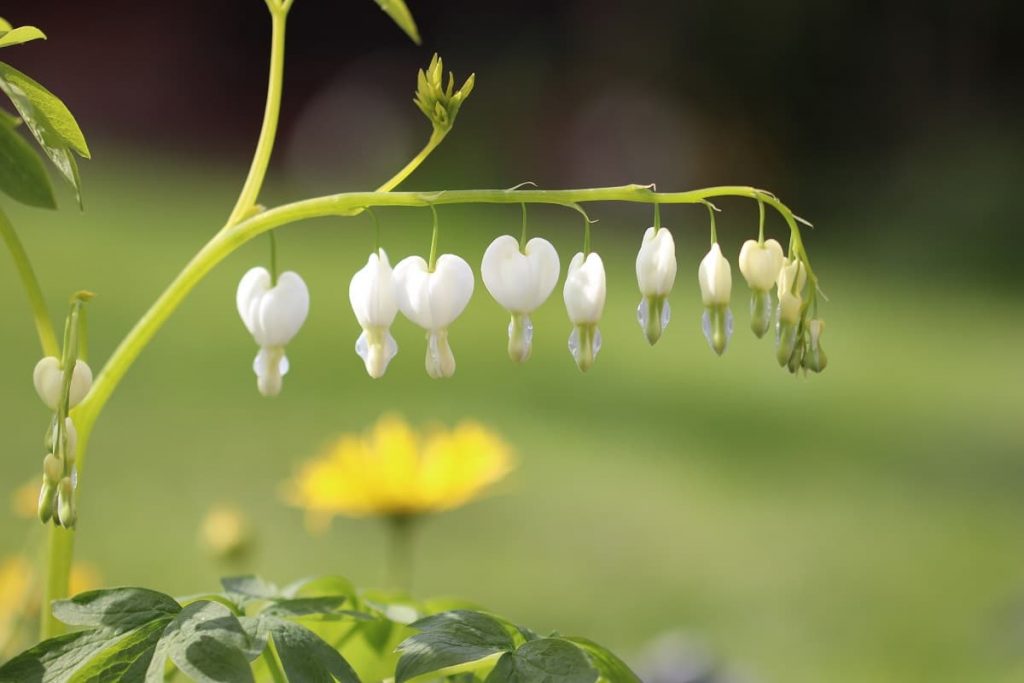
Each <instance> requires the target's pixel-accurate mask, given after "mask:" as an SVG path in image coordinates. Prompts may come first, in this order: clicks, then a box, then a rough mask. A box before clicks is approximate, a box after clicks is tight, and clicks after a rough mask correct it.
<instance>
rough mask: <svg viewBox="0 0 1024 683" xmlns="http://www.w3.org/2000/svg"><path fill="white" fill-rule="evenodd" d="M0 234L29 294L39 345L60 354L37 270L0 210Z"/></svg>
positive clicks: (48, 352) (44, 350)
mask: <svg viewBox="0 0 1024 683" xmlns="http://www.w3.org/2000/svg"><path fill="white" fill-rule="evenodd" d="M0 236H2V237H3V240H4V243H6V245H7V249H8V250H9V251H10V252H11V258H12V259H13V260H14V265H15V267H17V269H18V276H19V277H20V278H21V284H22V286H23V287H24V288H25V294H26V295H28V303H29V305H30V306H31V307H32V317H33V318H34V320H35V324H36V333H37V334H38V335H39V345H40V346H41V347H42V349H43V354H44V355H47V356H54V357H56V356H58V355H60V347H58V346H57V333H56V332H54V330H53V321H52V320H51V319H50V312H49V311H48V310H46V301H45V300H44V299H43V291H42V289H41V288H40V287H39V280H38V279H36V274H35V271H34V270H32V262H31V261H29V260H28V254H27V253H26V252H25V247H24V246H22V244H21V240H20V239H18V233H16V232H15V231H14V226H13V225H11V222H10V220H8V218H7V215H6V214H5V213H4V212H3V211H0Z"/></svg>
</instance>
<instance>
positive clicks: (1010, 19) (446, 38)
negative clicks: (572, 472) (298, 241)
mask: <svg viewBox="0 0 1024 683" xmlns="http://www.w3.org/2000/svg"><path fill="white" fill-rule="evenodd" d="M262 4H263V3H261V2H259V0H219V1H218V2H213V3H211V2H200V1H199V0H182V1H181V2H175V3H168V2H159V3H138V2H129V1H128V0H114V1H112V2H105V3H103V4H101V5H98V4H95V3H71V2H67V1H66V0H59V1H58V0H39V1H37V2H33V3H21V4H20V5H21V6H20V7H18V8H17V9H15V8H10V9H5V10H4V13H5V14H6V15H8V18H9V19H11V20H13V21H14V22H15V23H32V24H36V25H39V26H41V27H42V28H43V29H44V30H45V31H46V32H47V33H48V35H49V37H50V40H49V41H48V43H47V44H45V45H43V44H36V45H30V46H26V47H24V48H20V49H19V51H18V54H17V59H16V63H17V64H18V65H19V66H22V67H23V68H24V69H26V70H27V71H29V73H32V74H35V75H36V76H37V77H38V78H39V79H40V80H41V81H43V82H44V83H50V84H53V87H54V88H55V89H59V93H58V94H60V95H61V96H62V97H64V98H65V99H66V100H67V101H68V102H69V103H70V104H71V107H72V109H73V110H74V111H75V112H76V113H77V115H78V117H79V119H80V121H81V122H82V125H83V128H84V129H85V130H86V132H87V134H89V135H90V136H91V138H92V139H94V140H110V141H114V142H118V143H127V144H130V145H132V146H137V147H141V148H144V149H146V150H150V151H157V152H168V151H171V152H177V153H180V154H183V155H188V156H189V157H193V158H195V157H198V158H200V159H202V158H204V157H215V156H216V157H221V156H223V155H228V156H229V158H230V159H231V160H232V161H233V162H235V163H236V164H237V165H238V166H239V167H240V168H241V167H244V164H245V163H246V160H247V158H248V155H249V154H250V152H251V147H252V145H253V140H254V139H255V135H256V133H257V131H258V127H259V122H260V115H261V111H262V101H263V95H264V88H265V85H264V83H265V77H266V59H267V55H266V53H267V48H268V43H269V21H268V19H267V16H266V12H265V11H264V8H263V6H262ZM410 8H411V9H412V11H413V13H414V14H415V16H416V17H417V20H418V22H419V24H420V28H421V32H422V34H423V36H424V45H423V47H421V48H418V47H416V46H414V45H412V44H411V43H410V42H409V41H408V40H406V39H405V37H404V36H403V35H402V34H401V32H399V31H398V30H397V29H396V28H395V27H394V26H393V25H392V23H391V22H390V21H389V20H388V18H387V17H386V16H384V15H383V13H382V12H380V10H379V9H378V8H377V6H376V5H375V4H374V3H372V2H369V1H362V2H351V1H349V2H336V1H327V0H300V1H299V2H298V3H297V5H296V7H295V8H294V10H293V12H292V17H291V20H290V27H289V31H290V33H289V44H288V61H287V74H286V89H285V105H284V111H283V121H282V129H281V138H280V140H281V143H282V144H281V147H279V151H278V155H277V157H276V158H275V164H276V170H277V171H278V175H277V176H276V177H277V179H278V181H280V178H282V177H285V178H287V179H289V180H291V181H294V182H295V183H296V184H297V185H298V186H300V187H301V189H302V192H303V193H304V194H305V193H308V192H309V191H337V190H339V189H356V188H358V189H362V188H365V187H369V186H373V185H374V184H375V183H376V182H378V181H379V180H380V179H381V178H383V177H386V176H387V175H389V172H390V171H391V170H392V169H393V168H395V167H396V166H397V165H399V164H400V163H401V160H402V159H403V156H405V155H408V154H410V153H411V152H413V151H414V150H415V149H416V148H417V147H418V145H419V144H421V143H422V139H423V138H424V137H425V131H426V126H425V123H424V122H422V121H420V120H419V113H418V112H417V111H416V110H415V108H414V107H412V106H411V105H410V102H409V100H410V98H411V96H412V91H413V85H414V78H413V77H414V71H415V69H416V68H418V67H420V66H423V65H425V63H426V62H427V61H428V60H429V57H430V54H431V53H432V52H433V51H437V52H439V53H441V55H442V56H443V57H444V58H445V59H446V60H447V61H446V64H447V66H448V67H449V68H452V69H453V70H454V71H455V72H456V75H457V76H458V78H460V79H461V78H464V77H465V76H466V75H468V73H469V72H470V71H475V72H476V73H477V77H478V81H477V89H476V91H475V92H474V94H473V97H472V100H471V102H470V104H469V105H468V106H467V107H466V108H465V109H464V113H463V115H462V116H461V117H460V122H459V125H458V127H457V131H456V133H455V134H454V135H453V136H451V139H450V140H449V141H448V142H447V143H446V145H445V148H444V150H443V151H442V152H441V153H439V154H437V155H435V157H434V158H433V159H431V160H430V162H429V163H428V164H427V165H426V166H425V167H424V170H423V172H421V174H420V175H418V176H416V177H414V178H413V179H412V181H411V183H410V185H409V186H410V187H428V186H430V187H433V186H445V185H446V186H471V185H475V186H481V185H484V186H510V185H513V184H515V183H518V182H521V181H524V180H532V181H534V182H536V183H538V184H540V185H542V186H546V187H555V186H570V185H596V184H620V183H624V182H657V183H658V184H659V185H660V186H661V187H662V188H680V189H681V188H687V187H692V186H700V185H713V184H726V183H743V184H754V185H760V186H764V187H769V188H771V189H773V190H775V191H776V192H777V193H779V194H780V195H781V196H782V197H783V198H784V199H786V200H788V201H789V202H790V203H791V204H793V205H795V206H797V207H799V210H800V212H802V213H805V214H806V215H807V216H808V217H811V218H814V219H816V221H817V222H818V223H819V224H820V221H821V220H822V219H823V218H825V219H828V221H829V226H828V229H826V230H821V231H819V232H820V234H819V235H816V240H820V241H821V242H822V243H830V244H835V245H836V246H839V247H843V246H849V247H851V248H854V247H862V246H864V244H865V243H864V242H863V239H864V237H865V236H869V237H878V236H881V235H883V234H884V235H885V236H886V243H887V245H888V246H890V247H892V248H893V250H892V252H891V253H892V255H891V256H888V257H887V256H886V255H885V253H881V254H875V255H873V256H872V257H871V260H872V261H874V262H877V265H878V267H879V268H883V267H885V268H891V267H892V266H893V265H896V263H906V264H907V265H908V266H910V267H914V266H917V267H919V268H928V267H931V266H934V265H936V264H938V263H939V262H942V263H943V265H944V266H946V267H952V268H954V269H955V270H969V271H975V272H976V274H977V275H978V276H979V277H982V278H990V277H994V278H998V277H1000V275H1001V274H1002V275H1005V274H1008V273H1009V272H1010V270H1011V268H1012V267H1013V264H1012V263H1011V258H1010V256H1009V252H1008V251H1007V250H1005V249H1002V248H1001V247H1000V242H1001V241H1002V239H1001V238H1008V237H1009V236H1010V235H1011V234H1012V233H1013V232H1014V231H1015V230H1016V223H1017V220H1016V214H1015V211H1014V209H1013V208H1012V207H1013V203H1012V199H1013V194H1014V190H1015V186H1016V183H1017V182H1018V181H1019V179H1020V178H1021V177H1022V175H1021V172H1022V171H1024V163H1021V160H1022V159H1024V135H1022V130H1021V126H1020V121H1021V120H1022V118H1024V88H1021V84H1022V79H1021V75H1022V69H1021V62H1022V58H1021V56H1020V50H1019V46H1018V44H1017V43H1018V40H1019V35H1020V29H1021V27H1022V24H1021V22H1020V12H1019V10H1018V8H1017V7H1016V6H1015V4H1014V3H1009V2H995V1H984V0H983V1H974V2H965V1H961V2H933V3H927V4H922V3H864V2H850V1H847V2H828V3H822V2H812V1H809V0H784V1H782V2H770V3H765V2H708V1H702V2H668V1H666V2H631V3H621V2H611V1H608V0H598V1H595V0H586V1H582V0H581V1H575V2H569V1H565V2H556V3H552V2H535V1H534V2H518V3H495V2H485V3H482V2H470V1H467V0H463V1H451V2H424V1H422V0H421V1H419V2H417V1H415V0H413V1H412V2H410ZM13 56H14V55H12V57H13ZM94 146H95V147H96V152H97V154H98V155H102V154H103V146H102V145H99V144H96V145H94ZM494 159H500V160H501V163H493V160H494ZM296 191H298V188H296ZM835 216H842V219H841V221H839V222H843V223H845V225H834V224H833V221H834V220H835V219H834V217H835ZM907 224H911V225H907ZM922 232H925V233H926V234H927V237H928V248H927V249H920V248H919V245H920V238H921V237H923V236H924V235H922ZM976 233H981V234H983V235H985V236H986V238H987V239H986V241H985V242H980V241H977V240H971V241H970V242H968V241H966V240H965V239H964V238H965V236H966V235H974V234H976ZM903 250H906V251H907V252H909V253H899V254H898V253H897V252H900V251H903ZM965 257H966V258H965ZM886 258H891V259H893V262H888V263H882V262H881V261H884V259H886Z"/></svg>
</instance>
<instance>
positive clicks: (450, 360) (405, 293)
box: [394, 254, 473, 379]
mask: <svg viewBox="0 0 1024 683" xmlns="http://www.w3.org/2000/svg"><path fill="white" fill-rule="evenodd" d="M394 280H395V286H396V292H397V298H398V308H399V310H400V311H402V314H403V315H404V316H405V317H407V318H408V319H409V320H411V321H412V322H414V323H416V324H417V325H419V326H420V327H422V328H423V329H425V330H426V331H427V358H426V367H427V374H429V375H430V376H431V377H433V378H435V379H438V378H441V377H451V376H452V375H453V374H455V356H454V355H453V354H452V350H451V347H450V346H449V345H448V327H449V326H450V325H451V324H452V323H453V322H455V319H456V318H458V317H459V315H461V314H462V311H463V310H465V308H466V305H467V304H468V303H469V300H470V298H471V297H472V296H473V269H472V268H470V267H469V264H468V263H466V261H465V260H464V259H462V258H460V257H458V256H455V255H454V254H441V255H440V256H439V257H438V258H437V263H436V266H435V268H434V270H433V272H431V271H430V269H429V267H428V266H427V262H426V261H424V260H423V259H422V258H421V257H419V256H409V257H407V258H404V259H402V260H401V261H400V262H399V263H398V264H397V265H396V266H395V272H394Z"/></svg>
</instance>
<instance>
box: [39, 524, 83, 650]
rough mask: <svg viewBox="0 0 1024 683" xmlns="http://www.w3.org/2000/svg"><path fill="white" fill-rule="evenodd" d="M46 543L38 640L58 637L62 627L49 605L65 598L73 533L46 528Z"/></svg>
mask: <svg viewBox="0 0 1024 683" xmlns="http://www.w3.org/2000/svg"><path fill="white" fill-rule="evenodd" d="M47 533H48V537H47V542H46V558H47V564H46V567H47V572H46V581H45V582H44V583H43V600H42V603H41V604H40V609H39V639H40V640H46V639H47V638H52V637H54V636H56V635H60V634H61V633H62V632H63V630H64V625H63V624H61V623H60V622H59V621H57V620H56V619H55V618H54V617H53V614H52V613H51V611H50V603H52V602H53V601H54V600H60V599H61V598H65V597H67V594H68V583H69V582H70V577H71V557H72V554H73V552H74V544H75V532H74V531H70V530H68V529H64V528H63V527H59V526H57V525H56V524H51V525H49V527H48V531H47Z"/></svg>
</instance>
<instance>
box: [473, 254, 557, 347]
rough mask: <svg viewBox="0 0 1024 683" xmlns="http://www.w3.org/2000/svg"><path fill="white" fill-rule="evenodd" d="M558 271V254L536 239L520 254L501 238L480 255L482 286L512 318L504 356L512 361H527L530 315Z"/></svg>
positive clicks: (530, 340)
mask: <svg viewBox="0 0 1024 683" xmlns="http://www.w3.org/2000/svg"><path fill="white" fill-rule="evenodd" d="M560 271H561V263H560V262H559V259H558V252H557V251H555V248H554V246H552V245H551V243H550V242H548V241H547V240H546V239H543V238H540V237H534V238H533V239H531V240H530V241H529V242H527V243H526V247H525V248H524V249H523V250H522V251H520V249H519V241H518V240H517V239H516V238H514V237H512V236H511V235H502V236H500V237H498V238H497V239H495V240H494V241H493V242H491V244H490V245H489V246H488V247H487V250H486V251H485V252H484V258H483V261H482V262H481V264H480V276H481V278H482V279H483V281H484V286H485V287H486V288H487V291H488V292H490V294H491V296H492V297H494V300H495V301H497V302H498V303H499V304H501V305H502V306H503V307H504V308H506V309H507V310H508V311H509V313H511V315H512V320H511V322H510V323H509V326H508V339H509V341H508V352H509V356H510V357H511V358H512V360H514V361H516V362H523V361H525V360H527V359H528V358H529V357H530V351H531V349H532V344H533V322H532V321H531V320H530V314H531V313H533V311H535V310H536V309H537V308H539V307H540V305H541V304H543V303H544V302H545V301H547V299H548V297H549V296H551V292H552V291H554V289H555V285H556V284H558V275H559V272H560Z"/></svg>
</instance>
